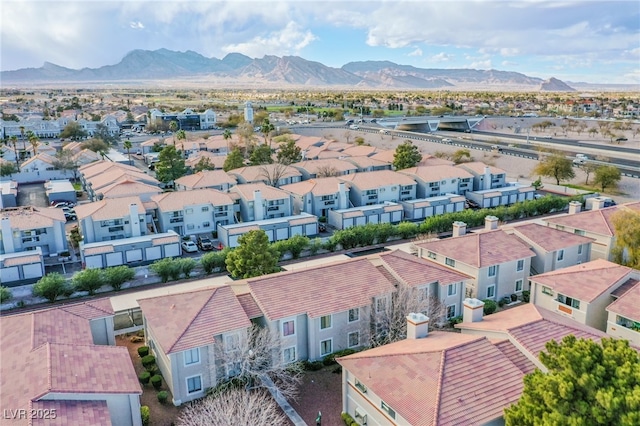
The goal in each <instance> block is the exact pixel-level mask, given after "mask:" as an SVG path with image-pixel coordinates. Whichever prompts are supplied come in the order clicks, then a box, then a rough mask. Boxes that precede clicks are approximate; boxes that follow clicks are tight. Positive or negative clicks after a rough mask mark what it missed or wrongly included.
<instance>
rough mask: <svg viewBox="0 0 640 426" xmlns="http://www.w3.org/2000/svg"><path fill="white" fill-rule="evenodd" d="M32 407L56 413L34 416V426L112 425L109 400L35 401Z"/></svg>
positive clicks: (38, 410)
mask: <svg viewBox="0 0 640 426" xmlns="http://www.w3.org/2000/svg"><path fill="white" fill-rule="evenodd" d="M30 409H32V410H35V412H36V413H38V412H40V413H47V412H48V413H55V417H53V418H48V419H45V418H44V417H41V418H34V419H33V420H32V421H31V425H32V426H45V425H46V426H87V425H100V426H111V425H112V423H111V414H110V413H109V406H108V405H107V401H54V400H49V401H46V400H41V401H33V402H32V403H31V406H30Z"/></svg>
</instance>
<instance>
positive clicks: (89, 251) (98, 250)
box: [84, 245, 115, 256]
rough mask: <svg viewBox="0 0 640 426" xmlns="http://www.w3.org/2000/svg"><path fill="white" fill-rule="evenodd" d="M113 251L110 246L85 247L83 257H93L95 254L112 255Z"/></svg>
mask: <svg viewBox="0 0 640 426" xmlns="http://www.w3.org/2000/svg"><path fill="white" fill-rule="evenodd" d="M114 251H115V249H114V248H113V246H112V245H104V246H98V247H87V248H85V249H84V255H85V256H93V255H95V254H103V253H113V252H114Z"/></svg>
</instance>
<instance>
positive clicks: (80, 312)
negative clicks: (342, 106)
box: [60, 297, 114, 320]
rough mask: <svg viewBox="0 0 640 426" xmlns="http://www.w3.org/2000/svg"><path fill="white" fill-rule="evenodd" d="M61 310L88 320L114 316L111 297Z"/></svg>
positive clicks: (71, 305)
mask: <svg viewBox="0 0 640 426" xmlns="http://www.w3.org/2000/svg"><path fill="white" fill-rule="evenodd" d="M60 309H61V310H63V311H65V312H69V313H70V314H73V315H77V316H79V317H82V318H84V319H87V320H92V319H96V318H103V317H105V316H110V315H113V314H114V311H113V307H112V306H111V299H110V298H109V297H105V298H103V299H94V300H87V301H86V302H82V303H73V304H69V305H64V306H62V307H60Z"/></svg>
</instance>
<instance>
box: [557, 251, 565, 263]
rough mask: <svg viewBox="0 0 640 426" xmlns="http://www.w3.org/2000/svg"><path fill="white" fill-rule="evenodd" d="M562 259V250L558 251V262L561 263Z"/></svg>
mask: <svg viewBox="0 0 640 426" xmlns="http://www.w3.org/2000/svg"><path fill="white" fill-rule="evenodd" d="M563 259H564V250H558V257H557V260H558V262H561V261H562V260H563Z"/></svg>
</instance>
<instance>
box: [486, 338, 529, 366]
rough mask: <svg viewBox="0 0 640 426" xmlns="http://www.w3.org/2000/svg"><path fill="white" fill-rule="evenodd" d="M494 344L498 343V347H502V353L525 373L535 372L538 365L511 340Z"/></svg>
mask: <svg viewBox="0 0 640 426" xmlns="http://www.w3.org/2000/svg"><path fill="white" fill-rule="evenodd" d="M494 345H496V348H498V349H500V350H501V351H502V353H503V354H504V355H505V356H506V357H507V358H509V360H510V361H511V362H513V363H514V364H515V365H516V367H518V368H519V369H520V371H522V372H523V373H524V374H529V373H533V372H534V370H535V369H536V365H535V364H534V363H533V362H531V360H530V359H529V358H527V357H526V355H525V354H523V353H522V352H520V351H519V350H518V348H516V347H515V346H514V345H513V343H511V342H510V341H509V340H503V341H501V342H497V343H494Z"/></svg>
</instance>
